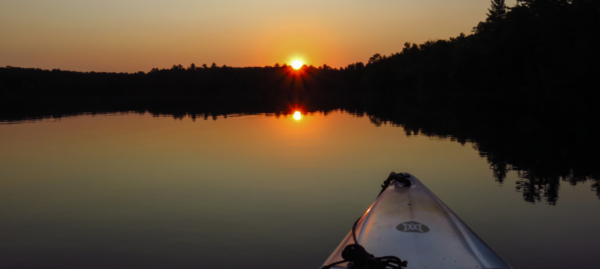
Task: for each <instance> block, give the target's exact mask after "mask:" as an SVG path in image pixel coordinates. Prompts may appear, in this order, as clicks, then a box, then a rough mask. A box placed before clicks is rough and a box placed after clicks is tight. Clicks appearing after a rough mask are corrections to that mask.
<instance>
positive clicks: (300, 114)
mask: <svg viewBox="0 0 600 269" xmlns="http://www.w3.org/2000/svg"><path fill="white" fill-rule="evenodd" d="M294 68H295V67H294ZM296 69H297V68H296ZM294 119H295V120H300V119H302V113H300V111H296V112H294Z"/></svg>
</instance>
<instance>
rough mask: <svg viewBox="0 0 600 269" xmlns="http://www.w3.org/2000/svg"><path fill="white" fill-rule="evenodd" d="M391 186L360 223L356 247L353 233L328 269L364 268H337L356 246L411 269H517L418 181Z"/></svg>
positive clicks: (406, 178) (400, 178) (394, 180)
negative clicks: (401, 261) (512, 267)
mask: <svg viewBox="0 0 600 269" xmlns="http://www.w3.org/2000/svg"><path fill="white" fill-rule="evenodd" d="M386 182H388V183H389V185H388V186H385V185H384V186H383V187H384V189H383V190H382V192H381V194H380V195H379V197H378V198H377V200H375V202H374V203H373V204H372V205H371V207H369V209H367V212H366V213H365V214H364V215H363V216H362V217H361V218H360V219H359V220H358V221H357V223H355V227H354V228H353V231H354V232H355V234H356V242H354V239H353V235H352V232H350V233H349V234H348V235H347V236H346V238H344V240H343V241H342V243H341V244H340V245H339V246H338V247H337V248H336V249H335V251H333V253H332V254H331V256H330V257H329V258H328V259H327V260H326V261H325V264H324V266H325V267H326V268H337V269H340V268H356V269H359V268H360V267H358V266H357V265H356V264H353V263H352V262H344V263H340V264H337V265H333V266H331V265H332V264H333V263H336V262H339V261H343V260H344V259H343V258H342V252H343V251H344V249H346V246H348V245H352V244H354V243H356V244H359V245H361V246H362V247H364V249H366V251H368V252H369V253H371V254H373V255H374V256H377V257H382V258H386V257H390V256H392V257H393V256H395V257H398V258H402V260H405V261H408V266H407V268H409V269H412V268H429V269H441V268H474V269H482V268H483V269H492V268H493V269H510V268H511V267H510V266H509V265H508V264H507V263H506V262H504V261H503V260H502V259H501V258H500V257H499V256H498V255H497V254H496V253H494V251H493V250H492V249H491V248H490V247H489V246H487V245H486V244H485V243H484V242H483V241H482V240H481V239H480V238H479V237H478V236H477V235H476V234H475V233H474V232H473V231H471V229H469V227H467V225H466V224H465V223H464V222H463V221H462V220H460V219H459V218H458V216H456V214H454V212H452V210H450V209H449V208H448V207H447V206H446V205H445V204H444V203H443V202H442V201H441V200H440V199H439V198H437V197H436V196H435V195H434V194H433V193H432V192H431V191H430V190H429V189H428V188H427V187H425V185H423V183H421V182H420V181H419V180H418V179H417V178H416V177H414V176H412V175H410V174H408V173H404V174H395V173H391V174H390V178H388V180H387V181H386ZM348 248H354V246H351V247H348ZM347 251H348V250H347ZM367 254H368V253H367ZM346 257H348V254H346ZM371 257H372V256H371ZM395 257H394V258H395ZM346 261H347V259H346ZM330 266H331V267H330ZM402 267H404V266H402ZM371 268H372V267H371ZM380 268H382V269H383V268H400V266H393V265H392V266H390V265H382V266H380Z"/></svg>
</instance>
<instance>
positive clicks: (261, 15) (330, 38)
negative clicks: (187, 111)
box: [0, 0, 515, 72]
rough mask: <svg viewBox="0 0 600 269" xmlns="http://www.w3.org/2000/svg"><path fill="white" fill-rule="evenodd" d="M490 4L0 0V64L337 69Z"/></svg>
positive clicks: (443, 31) (460, 22) (443, 34)
mask: <svg viewBox="0 0 600 269" xmlns="http://www.w3.org/2000/svg"><path fill="white" fill-rule="evenodd" d="M514 2H515V1H514V0H510V1H507V5H509V6H513V5H514ZM489 6H490V1H487V0H457V1H447V0H445V1H443V0H320V1H316V0H304V1H298V0H296V1H289V0H254V1H250V0H218V1H217V0H214V1H213V0H169V1H165V0H0V66H7V65H10V66H16V67H36V68H43V69H53V68H60V69H63V70H76V71H107V72H136V71H146V72H147V71H149V70H150V69H152V68H153V67H157V68H169V67H171V66H172V65H173V64H182V65H183V66H189V65H190V64H191V63H195V64H196V65H201V64H203V63H206V64H209V65H210V64H211V63H213V62H215V63H217V64H218V65H223V64H225V65H228V66H240V67H241V66H265V65H273V64H275V63H282V64H283V63H287V64H290V63H291V62H292V61H293V60H295V59H300V60H302V61H303V62H304V63H306V64H308V65H315V66H319V65H322V64H324V63H326V64H328V65H330V66H333V67H340V66H346V65H348V64H350V63H353V62H358V61H362V62H366V61H367V60H368V58H369V57H370V56H372V55H373V54H375V53H381V54H386V55H387V54H391V53H394V52H398V51H400V50H401V48H402V46H403V44H404V43H405V42H414V43H422V42H424V41H427V40H430V39H447V38H449V37H452V36H457V35H459V34H460V33H461V32H464V33H465V34H469V33H470V31H471V29H472V28H473V26H475V25H476V24H477V23H478V22H479V21H482V20H484V19H485V17H486V15H485V14H486V12H487V8H488V7H489Z"/></svg>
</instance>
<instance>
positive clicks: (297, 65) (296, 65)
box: [292, 60, 304, 116]
mask: <svg viewBox="0 0 600 269" xmlns="http://www.w3.org/2000/svg"><path fill="white" fill-rule="evenodd" d="M303 65H304V63H302V61H300V60H295V61H293V62H292V67H293V68H294V69H296V70H298V69H300V67H302V66H303ZM296 113H300V112H297V111H296ZM295 115H296V114H294V116H295Z"/></svg>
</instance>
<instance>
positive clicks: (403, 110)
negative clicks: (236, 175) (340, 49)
mask: <svg viewBox="0 0 600 269" xmlns="http://www.w3.org/2000/svg"><path fill="white" fill-rule="evenodd" d="M303 98H304V99H303ZM307 98H308V99H307ZM60 102H62V101H60V100H54V101H53V102H52V103H44V104H33V105H31V106H29V107H28V106H22V105H16V106H15V107H12V108H11V107H7V106H5V107H4V109H2V110H0V121H1V122H2V123H19V122H24V121H27V120H36V119H44V118H51V119H60V118H61V117H64V116H70V115H78V114H92V115H96V114H105V113H150V114H152V115H154V116H157V117H159V116H169V117H173V118H174V119H179V120H181V119H183V118H185V117H190V118H191V119H192V120H196V119H198V118H200V119H204V120H207V119H212V120H217V118H218V117H223V118H227V117H233V116H240V115H253V114H265V115H267V116H275V117H279V116H281V115H288V113H292V114H291V115H292V117H293V118H294V119H295V120H300V119H302V113H301V112H300V110H299V109H298V108H299V107H302V111H306V112H307V113H314V112H319V113H323V114H324V115H327V114H328V113H330V112H332V111H335V110H338V109H339V110H341V111H345V112H348V113H351V114H353V115H355V116H357V117H363V116H368V117H369V120H370V121H371V123H373V124H374V125H376V126H381V125H383V124H392V125H394V126H398V127H402V128H404V131H405V134H406V135H407V136H412V135H419V134H422V135H426V136H429V137H434V138H441V139H451V140H453V141H456V142H458V143H460V144H462V145H465V144H467V143H472V145H473V147H474V148H475V149H477V150H478V151H479V153H480V155H481V157H483V158H486V159H487V161H488V163H489V165H490V169H491V172H492V173H493V175H494V178H495V179H496V181H498V182H499V183H500V184H503V183H504V181H505V178H506V175H507V173H508V172H509V171H517V172H518V173H519V177H520V179H519V180H518V181H517V182H516V190H517V191H519V192H521V193H522V194H523V198H524V200H525V201H528V202H532V203H535V202H541V201H544V202H546V203H549V204H556V203H557V201H558V198H559V195H560V191H559V190H560V188H561V185H564V184H568V185H577V184H578V183H581V182H586V181H592V186H593V187H592V191H593V192H594V193H595V194H596V195H597V196H598V197H600V188H599V187H598V186H599V185H600V176H599V175H600V171H599V170H600V167H599V166H598V165H597V163H598V161H600V160H599V159H600V158H599V157H598V155H597V152H600V143H599V142H598V139H597V137H600V130H599V129H600V128H599V126H598V124H595V116H594V114H592V113H587V111H586V110H583V111H579V112H578V111H577V110H576V109H573V110H571V111H569V113H563V114H560V115H557V114H556V113H557V112H555V111H554V110H551V111H543V110H542V111H529V112H527V113H523V112H522V111H520V110H506V109H503V110H497V109H494V108H493V106H492V107H490V106H489V105H486V104H483V103H479V102H477V103H469V102H468V101H465V102H461V103H460V105H459V104H455V103H452V102H447V101H444V102H440V103H436V102H431V100H430V99H428V102H426V103H419V102H417V101H415V100H412V101H408V100H401V101H396V100H392V99H388V100H386V99H381V98H379V99H373V100H365V99H364V98H363V99H356V100H355V99H345V100H344V101H339V100H337V101H336V100H328V99H326V98H323V97H320V98H319V99H318V100H317V99H315V100H311V99H310V96H304V97H303V96H302V95H297V96H295V97H294V98H292V100H289V101H282V100H264V99H260V100H259V99H257V100H252V98H241V99H236V98H234V97H230V98H226V99H223V98H216V99H215V98H213V99H211V98H201V99H190V98H186V99H173V100H167V101H165V100H160V101H156V100H152V99H142V100H138V99H136V100H135V101H134V100H121V99H120V100H113V99H107V100H93V103H86V102H77V103H73V102H64V103H60Z"/></svg>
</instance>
